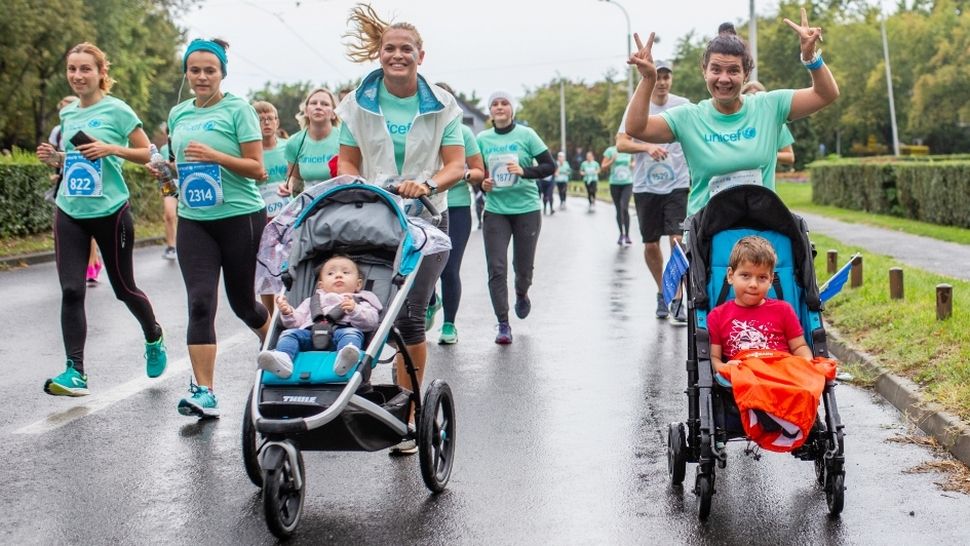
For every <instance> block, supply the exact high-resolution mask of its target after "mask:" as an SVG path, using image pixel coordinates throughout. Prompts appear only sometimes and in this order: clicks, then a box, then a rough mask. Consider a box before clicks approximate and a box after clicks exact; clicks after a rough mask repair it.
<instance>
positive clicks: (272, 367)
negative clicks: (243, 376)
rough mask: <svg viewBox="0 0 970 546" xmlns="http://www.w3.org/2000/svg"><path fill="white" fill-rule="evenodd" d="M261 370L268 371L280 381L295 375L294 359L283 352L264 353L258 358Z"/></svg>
mask: <svg viewBox="0 0 970 546" xmlns="http://www.w3.org/2000/svg"><path fill="white" fill-rule="evenodd" d="M256 363H257V364H258V366H257V367H258V368H259V369H260V370H266V371H268V372H270V373H272V374H273V375H275V376H277V377H279V378H280V379H286V378H287V377H289V376H291V375H293V359H292V358H290V355H288V354H286V353H284V352H283V351H263V352H261V353H259V356H257V357H256Z"/></svg>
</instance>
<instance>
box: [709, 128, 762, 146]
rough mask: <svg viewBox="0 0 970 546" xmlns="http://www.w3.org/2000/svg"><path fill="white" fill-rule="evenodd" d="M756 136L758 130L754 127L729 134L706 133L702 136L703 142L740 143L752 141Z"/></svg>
mask: <svg viewBox="0 0 970 546" xmlns="http://www.w3.org/2000/svg"><path fill="white" fill-rule="evenodd" d="M757 136H758V130H757V129H755V128H754V127H745V128H744V129H738V130H737V131H734V132H731V133H708V134H706V135H704V142H711V143H715V142H720V143H726V142H740V141H742V140H752V139H754V138H755V137H757Z"/></svg>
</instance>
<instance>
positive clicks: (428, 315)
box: [424, 293, 441, 332]
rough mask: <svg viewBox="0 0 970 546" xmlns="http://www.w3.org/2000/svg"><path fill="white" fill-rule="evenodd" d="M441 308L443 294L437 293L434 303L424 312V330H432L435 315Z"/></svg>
mask: <svg viewBox="0 0 970 546" xmlns="http://www.w3.org/2000/svg"><path fill="white" fill-rule="evenodd" d="M440 309H441V296H439V295H438V294H437V293H436V294H435V295H434V303H433V304H431V305H429V306H428V310H427V311H426V312H425V314H424V331H425V332H429V331H431V327H433V326H434V316H435V315H436V314H438V310H440Z"/></svg>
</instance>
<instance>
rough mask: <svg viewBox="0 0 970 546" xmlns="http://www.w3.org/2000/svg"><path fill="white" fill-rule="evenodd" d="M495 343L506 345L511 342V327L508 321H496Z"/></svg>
mask: <svg viewBox="0 0 970 546" xmlns="http://www.w3.org/2000/svg"><path fill="white" fill-rule="evenodd" d="M495 343H498V344H499V345H508V344H510V343H512V327H511V326H509V323H508V322H500V323H498V334H497V335H496V336H495Z"/></svg>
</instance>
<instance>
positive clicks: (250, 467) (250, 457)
mask: <svg viewBox="0 0 970 546" xmlns="http://www.w3.org/2000/svg"><path fill="white" fill-rule="evenodd" d="M252 407H253V396H252V393H250V395H249V399H248V400H246V409H245V411H244V413H243V417H242V456H243V466H245V467H246V475H247V476H249V481H251V482H253V485H255V486H256V487H262V486H263V475H262V471H261V470H260V468H259V450H260V448H261V447H262V444H263V442H264V441H265V440H264V438H263V435H262V434H260V433H258V432H256V425H255V423H253V419H252Z"/></svg>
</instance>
